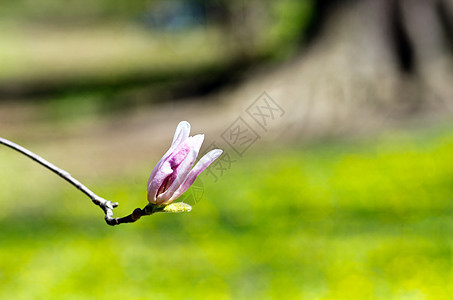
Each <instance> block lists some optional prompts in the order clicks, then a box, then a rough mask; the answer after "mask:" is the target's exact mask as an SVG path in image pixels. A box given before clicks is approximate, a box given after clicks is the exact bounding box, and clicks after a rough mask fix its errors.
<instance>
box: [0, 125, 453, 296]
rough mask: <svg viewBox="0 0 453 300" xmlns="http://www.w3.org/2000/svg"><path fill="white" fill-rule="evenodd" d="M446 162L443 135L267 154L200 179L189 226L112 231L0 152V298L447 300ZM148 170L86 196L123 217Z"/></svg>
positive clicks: (157, 219)
mask: <svg viewBox="0 0 453 300" xmlns="http://www.w3.org/2000/svg"><path fill="white" fill-rule="evenodd" d="M450 128H451V127H450ZM255 149H257V147H255ZM452 153H453V134H452V133H451V130H449V129H448V127H445V128H437V129H425V130H423V131H418V132H413V131H412V132H411V131H403V130H400V131H389V132H387V133H384V134H382V135H380V136H379V137H378V138H373V140H368V141H367V140H365V141H363V140H362V141H336V142H335V141H330V142H325V143H319V144H318V145H312V146H293V147H285V148H280V147H279V146H275V148H273V149H270V148H267V149H263V150H260V151H256V152H254V153H251V152H250V153H246V155H245V157H244V158H241V159H239V160H238V162H237V163H236V164H234V165H233V166H232V168H231V169H230V170H228V171H227V172H226V173H225V174H224V175H223V176H222V177H221V178H220V180H219V181H218V182H216V183H215V182H213V181H211V180H210V179H209V177H207V176H206V175H204V176H202V177H201V180H202V181H203V185H204V191H205V199H203V200H202V201H200V202H198V203H196V204H195V205H194V209H193V211H192V212H191V213H187V214H156V215H153V216H150V217H146V218H143V219H142V220H140V221H139V222H137V223H135V224H127V225H121V226H118V227H115V228H113V227H108V226H107V225H105V224H104V221H103V219H102V212H101V211H100V210H99V209H98V208H95V207H94V206H93V205H92V204H91V203H90V201H89V200H88V199H87V198H86V197H85V196H84V195H82V194H80V193H79V192H78V191H76V190H75V189H74V188H73V187H71V186H69V185H67V184H66V183H64V182H62V181H61V179H59V178H57V177H56V176H55V175H53V174H50V172H48V171H47V170H44V169H43V168H41V167H39V166H37V165H35V163H33V162H31V161H29V160H27V159H26V158H23V157H20V156H19V155H18V154H16V153H14V152H13V151H11V150H8V149H0V161H1V162H2V169H1V172H0V183H1V192H0V195H1V199H0V226H1V228H2V229H1V230H0V298H2V299H10V298H14V299H33V298H34V299H43V298H44V299H52V298H54V299H63V298H64V299H86V298H96V299H108V298H121V297H123V298H126V299H145V298H146V299H280V298H281V297H282V295H284V298H285V299H449V298H450V297H451V295H452V293H453V284H452V282H453V280H452V279H453V278H452V274H453V273H452V242H451V232H452V227H453V222H452V218H451V214H452V209H453V160H452V159H451V154H452ZM68 159H70V158H68ZM154 163H155V162H152V161H150V162H149V166H143V164H142V165H141V166H137V168H135V170H134V172H131V173H129V175H125V176H124V177H117V176H115V174H111V175H109V176H108V177H105V178H102V179H98V180H94V181H92V182H87V185H88V186H90V187H93V188H94V190H95V191H96V192H99V194H100V195H102V196H104V197H106V198H108V199H111V200H115V201H120V207H119V208H118V209H117V211H116V212H115V213H116V214H117V215H123V214H126V213H129V212H130V211H131V210H132V209H133V208H135V207H137V206H144V204H145V202H146V197H145V182H146V179H147V176H148V173H149V172H150V171H151V168H152V167H153V164H154ZM87 172H89V166H87ZM189 191H190V190H189Z"/></svg>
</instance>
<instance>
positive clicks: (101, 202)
mask: <svg viewBox="0 0 453 300" xmlns="http://www.w3.org/2000/svg"><path fill="white" fill-rule="evenodd" d="M0 144H3V145H5V146H8V147H10V148H12V149H14V150H16V151H18V152H20V153H22V154H24V155H26V156H28V157H29V158H31V159H33V160H34V161H36V162H37V163H39V164H41V165H43V166H44V167H46V168H47V169H49V170H51V171H52V172H54V173H56V174H57V175H58V176H60V177H61V178H63V179H64V180H66V181H68V182H69V183H70V184H72V185H73V186H75V187H76V188H78V189H79V190H80V191H81V192H83V193H84V194H85V195H87V196H88V197H90V199H91V200H92V201H93V203H94V204H95V205H97V206H99V207H100V208H101V209H102V210H103V211H104V213H105V221H106V222H107V224H109V225H112V226H113V225H119V224H122V223H132V222H135V221H137V220H138V219H140V217H141V216H144V215H150V214H152V213H154V212H158V211H162V209H161V208H159V207H157V206H156V205H151V204H148V205H147V206H146V207H145V208H144V209H140V208H136V209H135V210H134V211H133V212H132V213H131V214H130V215H128V216H126V217H122V218H114V217H113V209H114V208H115V207H117V206H118V202H111V201H109V200H106V199H104V198H102V197H99V196H98V195H96V194H95V193H93V192H92V191H91V190H90V189H89V188H87V187H86V186H84V185H83V184H82V183H81V182H80V181H78V180H77V179H75V178H74V177H72V176H71V175H70V174H69V173H68V172H66V171H65V170H62V169H60V168H58V167H57V166H55V165H53V164H52V163H50V162H48V161H47V160H45V159H44V158H42V157H40V156H39V155H36V154H35V153H33V152H31V151H29V150H28V149H25V148H24V147H22V146H20V145H18V144H16V143H13V142H11V141H9V140H7V139H4V138H1V137H0Z"/></svg>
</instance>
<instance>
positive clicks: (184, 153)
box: [147, 121, 223, 205]
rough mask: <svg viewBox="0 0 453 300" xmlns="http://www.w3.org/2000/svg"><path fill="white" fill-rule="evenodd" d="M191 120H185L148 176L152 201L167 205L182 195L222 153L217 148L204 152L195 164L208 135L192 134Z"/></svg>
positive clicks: (149, 194)
mask: <svg viewBox="0 0 453 300" xmlns="http://www.w3.org/2000/svg"><path fill="white" fill-rule="evenodd" d="M189 133H190V124H189V123H188V122H186V121H182V122H180V123H179V124H178V127H177V128H176V132H175V136H174V138H173V142H172V144H171V147H170V149H168V151H167V153H165V154H164V156H163V157H162V158H161V159H160V161H159V162H158V163H157V165H156V166H155V167H154V169H153V171H152V172H151V175H150V176H149V180H148V188H147V196H148V201H149V202H150V203H152V204H157V205H166V204H170V203H171V202H173V201H174V200H175V199H177V198H178V197H179V196H181V195H182V194H183V193H184V192H185V191H187V189H188V188H189V187H190V186H191V185H192V184H193V182H194V181H195V179H196V178H197V176H198V175H200V174H201V172H203V171H204V170H205V169H206V168H207V167H208V166H209V165H210V164H211V163H212V162H213V161H214V160H216V159H217V158H218V157H219V156H220V155H221V154H222V152H223V151H222V150H221V149H215V150H211V151H210V152H208V153H207V154H206V155H204V156H203V157H202V158H201V159H200V160H199V161H198V163H197V164H196V165H195V167H194V168H193V169H192V166H193V165H194V163H195V160H196V159H197V156H198V152H199V151H200V148H201V144H202V143H203V139H204V135H202V134H198V135H196V136H190V137H189Z"/></svg>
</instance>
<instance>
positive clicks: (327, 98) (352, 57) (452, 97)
mask: <svg viewBox="0 0 453 300" xmlns="http://www.w3.org/2000/svg"><path fill="white" fill-rule="evenodd" d="M452 8H453V5H452V1H451V0H400V1H399V0H379V1H378V0H349V1H348V0H344V1H339V0H337V1H336V0H316V10H317V13H316V19H315V20H314V23H313V26H312V28H311V30H310V34H309V38H308V39H307V40H305V46H304V47H303V50H302V52H301V55H300V56H299V57H298V58H297V59H295V60H294V61H292V62H291V63H290V64H287V65H285V66H283V67H281V68H278V69H277V70H274V71H270V72H268V74H266V75H264V77H265V78H263V75H261V77H259V78H258V79H252V81H251V82H250V83H249V84H248V85H247V87H246V88H244V89H242V92H243V93H247V94H245V95H244V94H241V95H240V96H239V97H238V98H240V99H244V98H245V99H247V98H249V97H253V96H254V95H253V94H251V93H253V92H255V93H256V92H257V90H266V91H267V92H268V93H269V94H270V95H271V96H272V97H273V98H274V99H275V100H276V101H277V102H279V103H280V104H281V106H283V107H286V108H287V109H288V110H290V111H289V112H288V114H287V115H286V116H285V120H284V121H282V122H285V123H286V124H283V127H284V128H286V129H287V130H286V132H287V133H288V132H290V131H293V132H294V134H297V135H298V134H300V132H301V131H306V132H308V133H309V134H310V135H311V134H315V135H317V136H319V134H320V133H328V134H331V133H332V132H343V131H349V130H357V129H358V130H361V129H362V128H365V127H375V126H376V125H377V124H378V123H382V120H383V118H384V119H386V120H388V119H393V120H398V119H400V117H401V116H403V115H405V116H417V115H420V114H425V113H426V112H427V111H448V110H450V108H451V107H452V106H453V84H452V83H453V68H452V51H451V46H452V31H453V30H452V20H453V14H452V11H453V10H452ZM261 73H263V72H262V71H261ZM376 119H379V120H376ZM373 120H374V121H376V122H373ZM368 125H369V126H368ZM291 129H294V130H291Z"/></svg>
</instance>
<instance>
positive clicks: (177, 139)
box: [148, 121, 190, 199]
mask: <svg viewBox="0 0 453 300" xmlns="http://www.w3.org/2000/svg"><path fill="white" fill-rule="evenodd" d="M189 133H190V124H189V123H188V122H186V121H182V122H179V124H178V126H177V127H176V131H175V135H174V137H173V142H172V144H171V147H170V149H168V150H167V152H166V153H165V154H164V156H162V158H161V159H160V160H159V162H158V163H157V164H156V166H155V167H154V169H153V171H152V172H151V175H150V176H149V179H148V191H149V190H150V189H151V187H150V185H151V181H152V180H153V178H154V177H155V176H156V173H157V170H159V168H160V167H161V165H162V164H163V162H164V161H165V160H166V159H167V158H168V156H170V154H171V153H172V152H173V150H174V149H175V148H176V147H178V146H179V145H180V144H181V143H183V142H184V141H185V140H186V139H187V138H188V137H189ZM154 188H155V187H153V189H154ZM156 191H157V190H156ZM148 193H149V192H148ZM148 199H149V197H148Z"/></svg>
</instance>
